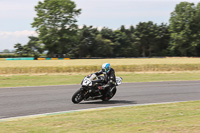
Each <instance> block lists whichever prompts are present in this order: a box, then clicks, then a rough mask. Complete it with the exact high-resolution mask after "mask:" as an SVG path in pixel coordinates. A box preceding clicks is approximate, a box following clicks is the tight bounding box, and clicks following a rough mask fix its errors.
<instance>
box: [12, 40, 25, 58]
mask: <svg viewBox="0 0 200 133" xmlns="http://www.w3.org/2000/svg"><path fill="white" fill-rule="evenodd" d="M14 48H15V49H16V50H15V53H16V54H18V55H20V56H22V55H23V54H24V48H23V46H22V44H20V43H17V44H15V45H14Z"/></svg>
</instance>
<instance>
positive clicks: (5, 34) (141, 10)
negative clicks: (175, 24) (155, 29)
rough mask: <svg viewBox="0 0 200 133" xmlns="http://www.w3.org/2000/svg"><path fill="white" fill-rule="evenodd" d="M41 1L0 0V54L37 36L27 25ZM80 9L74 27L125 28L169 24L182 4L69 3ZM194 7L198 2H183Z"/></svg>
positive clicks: (138, 0)
mask: <svg viewBox="0 0 200 133" xmlns="http://www.w3.org/2000/svg"><path fill="white" fill-rule="evenodd" d="M39 1H43V0H0V50H4V49H9V50H13V49H14V44H17V43H21V44H23V45H24V44H26V43H27V42H28V40H29V39H28V36H32V35H35V36H36V35H37V34H36V32H35V29H34V28H32V26H31V23H32V22H33V18H34V17H36V12H35V10H34V7H35V6H36V5H37V4H38V2H39ZM73 1H74V2H75V3H76V5H77V8H81V9H82V11H81V14H80V15H79V16H78V18H77V20H78V22H77V24H78V25H79V26H80V27H81V26H83V25H84V24H85V25H87V26H89V25H92V26H94V27H98V28H102V27H108V28H112V29H118V28H120V26H121V25H125V26H126V27H127V28H128V27H129V26H130V25H133V26H135V25H137V24H138V23H139V22H147V21H153V22H154V23H157V24H160V23H169V18H170V13H171V12H173V11H174V9H175V6H176V4H179V3H180V2H182V1H184V0H73ZM185 1H187V2H192V3H195V4H197V3H198V2H200V1H199V0H185Z"/></svg>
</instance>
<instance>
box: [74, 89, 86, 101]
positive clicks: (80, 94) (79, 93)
mask: <svg viewBox="0 0 200 133" xmlns="http://www.w3.org/2000/svg"><path fill="white" fill-rule="evenodd" d="M83 99H84V97H83V90H78V91H76V92H75V93H74V95H73V96H72V102H73V103H75V104H77V103H80V102H81V101H82V100H83Z"/></svg>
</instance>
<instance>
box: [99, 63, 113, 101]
mask: <svg viewBox="0 0 200 133" xmlns="http://www.w3.org/2000/svg"><path fill="white" fill-rule="evenodd" d="M95 74H96V75H97V76H99V75H101V74H104V81H103V82H104V83H105V85H103V86H99V87H98V89H99V90H102V89H107V93H106V97H107V98H108V97H112V93H111V89H112V88H113V87H116V78H115V70H114V69H113V68H111V65H110V64H109V63H104V64H103V65H102V69H101V70H100V71H99V72H96V73H95Z"/></svg>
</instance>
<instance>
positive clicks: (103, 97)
mask: <svg viewBox="0 0 200 133" xmlns="http://www.w3.org/2000/svg"><path fill="white" fill-rule="evenodd" d="M116 92H117V88H116V87H115V88H114V89H113V90H112V96H106V94H105V95H103V96H102V98H101V100H102V101H109V100H110V99H111V98H112V97H114V95H115V94H116Z"/></svg>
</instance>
